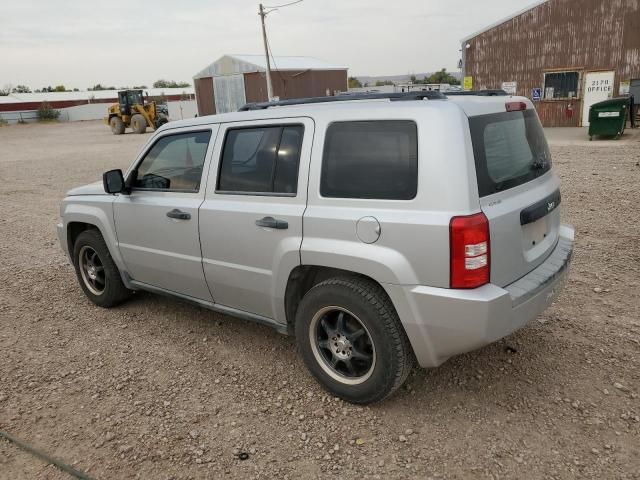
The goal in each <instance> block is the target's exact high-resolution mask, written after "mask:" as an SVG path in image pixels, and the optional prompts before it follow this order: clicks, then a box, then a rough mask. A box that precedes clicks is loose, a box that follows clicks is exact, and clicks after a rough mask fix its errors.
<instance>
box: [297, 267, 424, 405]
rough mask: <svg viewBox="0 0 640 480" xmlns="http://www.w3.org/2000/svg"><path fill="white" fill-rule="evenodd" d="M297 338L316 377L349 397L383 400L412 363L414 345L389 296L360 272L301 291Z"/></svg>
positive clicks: (344, 397) (338, 393) (404, 376)
mask: <svg viewBox="0 0 640 480" xmlns="http://www.w3.org/2000/svg"><path fill="white" fill-rule="evenodd" d="M295 328H296V340H297V343H298V348H299V350H300V353H301V355H302V358H303V360H304V362H305V364H306V365H307V367H308V368H309V370H310V371H311V373H312V374H313V375H314V376H315V378H316V379H317V380H318V381H319V382H320V383H321V384H322V385H323V386H324V387H325V388H326V389H327V390H329V391H330V392H331V393H333V394H335V395H337V396H338V397H340V398H342V399H344V400H347V401H349V402H353V403H372V402H377V401H380V400H383V399H385V398H387V397H388V396H389V395H391V394H392V393H393V392H394V391H395V390H396V389H398V388H399V387H400V386H401V385H402V383H403V382H404V381H405V379H406V378H407V375H408V374H409V372H410V371H411V368H412V366H413V351H412V350H411V346H410V345H409V341H408V339H407V336H406V334H405V332H404V329H403V327H402V325H401V323H400V320H399V318H398V315H397V313H396V311H395V309H394V308H393V305H392V303H391V301H390V300H389V297H388V296H387V295H386V293H385V292H384V290H383V289H382V287H380V286H379V285H378V284H376V283H374V282H372V281H370V280H368V279H364V278H360V277H344V278H332V279H329V280H325V281H324V282H321V283H319V284H318V285H316V286H315V287H313V288H312V289H311V290H309V292H307V294H306V295H305V296H304V298H303V299H302V301H301V302H300V305H299V307H298V312H297V314H296V326H295Z"/></svg>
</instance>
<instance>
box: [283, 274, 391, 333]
mask: <svg viewBox="0 0 640 480" xmlns="http://www.w3.org/2000/svg"><path fill="white" fill-rule="evenodd" d="M334 277H342V278H349V277H353V278H360V279H365V280H368V281H370V282H372V283H374V284H376V285H378V286H379V287H380V288H381V289H382V290H383V291H384V292H385V295H387V297H389V299H391V297H390V296H389V294H388V293H387V290H386V289H385V287H384V285H383V284H381V283H380V282H378V281H377V280H375V279H374V278H372V277H371V276H369V275H366V274H364V273H360V272H354V271H352V270H345V269H341V268H336V267H327V266H322V265H298V266H297V267H296V268H294V269H293V270H292V271H291V273H290V274H289V278H288V280H287V286H286V289H285V294H284V304H285V306H284V308H285V318H286V320H287V332H288V333H290V334H293V333H294V324H295V318H296V313H297V310H298V304H299V303H300V300H302V297H304V295H305V294H306V293H307V292H308V291H309V290H311V289H312V288H313V287H314V286H316V285H318V284H319V283H321V282H323V281H325V280H327V279H329V278H334ZM391 303H392V304H393V302H391ZM394 308H395V305H394Z"/></svg>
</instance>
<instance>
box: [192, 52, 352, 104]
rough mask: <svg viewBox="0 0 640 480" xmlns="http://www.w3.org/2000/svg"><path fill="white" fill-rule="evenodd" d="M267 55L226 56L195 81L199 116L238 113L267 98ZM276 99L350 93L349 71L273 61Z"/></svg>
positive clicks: (303, 60)
mask: <svg viewBox="0 0 640 480" xmlns="http://www.w3.org/2000/svg"><path fill="white" fill-rule="evenodd" d="M266 69H267V68H266V58H265V56H264V55H235V54H234V55H223V56H222V57H220V58H219V59H218V60H216V61H215V62H213V63H212V64H210V65H208V66H207V67H205V68H204V69H202V70H201V71H200V72H199V73H197V74H196V75H195V76H194V77H193V79H194V85H195V91H196V100H197V101H198V113H199V114H200V115H211V114H214V113H226V112H232V111H236V110H237V109H238V108H240V107H241V106H242V105H244V104H245V103H249V102H264V101H266V100H267V99H268V98H267V81H266ZM271 82H272V84H273V93H274V96H277V97H279V98H280V99H282V100H285V99H289V98H304V97H322V96H325V95H335V94H337V93H338V92H344V91H347V87H348V85H347V67H345V66H342V65H337V64H333V63H329V62H325V61H323V60H319V59H317V58H313V57H295V56H294V57H289V56H274V57H271Z"/></svg>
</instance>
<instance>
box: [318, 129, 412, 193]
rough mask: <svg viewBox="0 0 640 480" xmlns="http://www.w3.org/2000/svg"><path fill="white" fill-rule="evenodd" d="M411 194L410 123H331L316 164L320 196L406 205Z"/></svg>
mask: <svg viewBox="0 0 640 480" xmlns="http://www.w3.org/2000/svg"><path fill="white" fill-rule="evenodd" d="M417 190H418V132H417V127H416V124H415V123H414V122H411V121H406V120H384V121H366V122H335V123H332V124H331V125H330V126H329V128H328V129H327V134H326V138H325V143H324V154H323V158H322V177H321V180H320V193H321V194H322V196H324V197H338V198H370V199H380V200H410V199H412V198H414V197H415V196H416V192H417Z"/></svg>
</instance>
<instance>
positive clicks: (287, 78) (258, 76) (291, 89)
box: [244, 70, 347, 102]
mask: <svg viewBox="0 0 640 480" xmlns="http://www.w3.org/2000/svg"><path fill="white" fill-rule="evenodd" d="M271 81H272V84H273V94H274V95H276V96H278V97H280V99H282V100H285V99H288V98H304V97H324V96H325V95H326V94H327V90H329V91H330V92H331V94H333V93H334V92H336V91H339V92H344V91H347V71H346V70H302V71H273V72H272V73H271ZM244 83H245V93H246V97H247V102H265V101H266V100H267V80H266V78H265V73H264V72H252V73H245V74H244Z"/></svg>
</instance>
